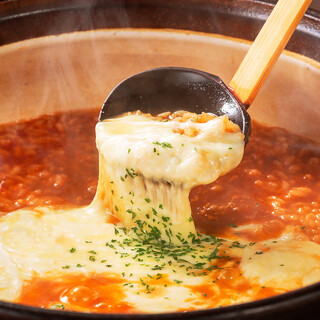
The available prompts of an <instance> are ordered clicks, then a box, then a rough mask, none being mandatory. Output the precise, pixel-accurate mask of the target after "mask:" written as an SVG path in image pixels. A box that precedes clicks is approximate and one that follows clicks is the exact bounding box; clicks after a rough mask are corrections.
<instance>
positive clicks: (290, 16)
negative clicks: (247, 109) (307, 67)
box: [229, 0, 312, 106]
mask: <svg viewBox="0 0 320 320" xmlns="http://www.w3.org/2000/svg"><path fill="white" fill-rule="evenodd" d="M311 2H312V0H279V1H278V3H277V4H276V6H275V7H274V9H273V10H272V12H271V14H270V16H269V18H268V19H267V21H266V22H265V24H264V26H263V27H262V29H261V31H260V32H259V34H258V36H257V38H256V39H255V41H254V42H253V44H252V46H251V48H250V50H249V51H248V53H247V55H246V56H245V58H244V59H243V61H242V63H241V65H240V67H239V68H238V70H237V72H236V73H235V75H234V77H233V78H232V80H231V82H230V84H229V87H230V89H231V90H232V91H234V93H235V95H236V96H237V97H238V98H239V100H240V101H241V102H242V103H244V104H245V105H247V106H250V105H251V103H252V102H253V100H254V98H255V97H256V94H257V93H258V91H259V89H260V88H261V86H262V84H263V83H264V81H265V80H266V78H267V76H268V75H269V73H270V71H271V69H272V67H273V65H274V64H275V62H276V61H277V59H278V57H279V56H280V54H281V52H282V51H283V49H284V47H285V46H286V44H287V42H288V41H289V39H290V37H291V35H292V34H293V32H294V30H295V29H296V27H297V25H298V24H299V22H300V20H301V19H302V17H303V15H304V13H305V12H306V11H307V9H308V7H309V5H310V4H311Z"/></svg>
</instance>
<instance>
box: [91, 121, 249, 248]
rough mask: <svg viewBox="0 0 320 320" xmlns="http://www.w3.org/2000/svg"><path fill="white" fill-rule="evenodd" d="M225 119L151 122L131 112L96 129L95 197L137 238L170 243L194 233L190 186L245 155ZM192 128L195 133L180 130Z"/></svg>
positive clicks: (240, 137)
mask: <svg viewBox="0 0 320 320" xmlns="http://www.w3.org/2000/svg"><path fill="white" fill-rule="evenodd" d="M228 122H229V120H228V119H226V118H225V117H216V118H214V119H213V120H210V121H208V122H206V123H195V122H192V121H191V120H190V121H187V122H183V123H181V122H177V121H168V122H164V121H155V120H152V119H150V118H147V117H145V116H143V115H129V116H123V117H120V118H117V119H110V120H107V121H104V122H100V123H98V124H97V127H96V137H97V138H96V139H97V147H98V150H99V153H100V160H99V161H100V166H99V170H100V176H99V184H98V190H97V194H96V199H102V200H103V202H104V203H105V205H106V208H107V209H108V211H110V212H112V213H113V214H114V215H116V216H117V217H118V218H119V219H120V220H121V221H122V222H123V224H124V225H125V226H126V227H128V228H132V227H134V226H138V230H137V233H138V236H139V237H140V238H141V237H142V236H143V237H145V235H142V233H146V234H148V236H149V239H150V238H151V239H152V240H163V241H166V242H169V243H172V244H181V243H186V242H189V241H190V240H191V239H192V238H193V236H194V235H195V234H196V230H195V226H194V223H193V220H192V216H191V208H190V203H189V192H190V190H191V188H193V187H195V186H197V185H202V184H208V183H211V182H213V181H215V180H216V179H217V178H218V177H219V176H220V175H223V174H225V173H227V172H229V171H230V170H232V169H234V168H235V167H236V166H237V165H238V164H239V163H240V161H241V159H242V156H243V149H244V142H243V135H242V133H241V132H240V131H228V130H227V126H228ZM190 127H193V128H195V129H196V130H197V132H198V134H197V135H196V136H194V137H190V136H187V135H184V134H180V133H178V132H181V131H183V130H185V129H186V128H190Z"/></svg>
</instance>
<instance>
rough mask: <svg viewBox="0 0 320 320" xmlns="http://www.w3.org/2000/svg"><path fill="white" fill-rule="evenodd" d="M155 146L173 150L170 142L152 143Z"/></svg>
mask: <svg viewBox="0 0 320 320" xmlns="http://www.w3.org/2000/svg"><path fill="white" fill-rule="evenodd" d="M152 143H153V144H157V145H158V146H161V147H162V148H173V147H172V145H171V143H169V142H159V141H154V142H152Z"/></svg>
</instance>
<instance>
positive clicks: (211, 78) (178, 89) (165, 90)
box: [99, 0, 312, 143]
mask: <svg viewBox="0 0 320 320" xmlns="http://www.w3.org/2000/svg"><path fill="white" fill-rule="evenodd" d="M311 2H312V0H279V1H278V3H277V4H276V6H275V7H274V9H273V10H272V12H271V14H270V16H269V18H268V19H267V21H266V22H265V24H264V26H263V27H262V29H261V31H260V32H259V34H258V36H257V38H256V39H255V41H254V42H253V44H252V46H251V48H250V50H249V51H248V53H247V54H246V56H245V58H244V60H243V61H242V63H241V65H240V67H239V68H238V70H237V72H236V73H235V75H234V77H233V78H232V80H231V82H230V84H229V86H226V85H225V84H224V83H223V81H222V80H221V79H220V78H219V77H217V76H215V75H212V74H209V73H206V72H204V71H199V70H194V69H189V68H178V67H166V68H158V69H152V70H148V71H145V72H141V73H138V74H136V75H133V76H131V77H129V78H128V79H126V80H124V81H123V82H121V83H120V84H119V85H118V86H117V87H116V88H115V89H113V91H112V92H111V93H110V95H109V96H108V98H107V99H106V101H105V102H104V104H103V106H102V109H101V112H100V116H99V121H102V120H104V119H107V118H110V117H115V116H118V115H120V114H122V113H125V112H128V111H135V110H141V111H142V112H145V113H151V114H153V115H155V114H158V113H161V112H165V111H176V110H187V111H190V112H195V113H201V112H209V113H213V114H215V115H217V116H220V115H228V116H229V119H230V120H231V121H232V122H234V123H236V124H237V125H238V126H239V127H240V129H241V131H242V132H243V134H244V135H245V142H246V143H247V142H248V139H249V136H250V132H251V122H250V116H249V114H248V113H247V112H246V110H247V108H248V107H249V106H250V105H251V103H252V102H253V100H254V98H255V96H256V94H257V93H258V91H259V89H260V88H261V86H262V84H263V83H264V81H265V79H266V78H267V76H268V74H269V73H270V71H271V69H272V67H273V65H274V64H275V62H276V61H277V59H278V57H279V55H280V54H281V52H282V51H283V49H284V47H285V45H286V44H287V42H288V41H289V39H290V37H291V35H292V34H293V32H294V30H295V29H296V27H297V25H298V23H299V22H300V20H301V19H302V17H303V15H304V13H305V12H306V10H307V8H308V7H309V5H310V3H311Z"/></svg>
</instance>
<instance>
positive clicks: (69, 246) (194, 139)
mask: <svg viewBox="0 0 320 320" xmlns="http://www.w3.org/2000/svg"><path fill="white" fill-rule="evenodd" d="M193 120H194V119H193ZM96 133H97V137H96V138H97V146H98V150H99V157H100V158H99V183H98V188H97V193H96V196H95V198H94V200H93V202H92V203H91V205H89V206H88V207H84V208H75V209H70V210H53V209H50V208H30V209H28V208H26V209H21V210H17V211H14V212H11V213H9V214H7V215H5V216H3V217H1V218H0V252H1V257H2V259H1V260H0V299H1V300H5V301H11V302H17V303H23V304H29V305H36V306H41V307H43V308H51V309H66V310H75V311H85V312H88V311H89V312H107V313H156V312H172V311H193V310H199V309H207V308H214V307H221V306H226V305H230V304H237V303H243V302H248V301H252V300H256V299H261V298H265V297H269V296H273V295H275V294H279V293H284V292H287V291H288V290H292V289H295V288H299V287H301V286H303V285H308V284H310V283H314V282H316V281H319V280H320V246H319V245H318V244H316V243H314V242H311V241H308V240H307V239H302V238H301V237H300V235H299V234H295V231H292V230H291V229H290V228H289V227H288V228H287V229H285V230H284V232H283V233H282V235H281V236H280V237H279V238H277V239H269V240H265V241H256V242H250V241H247V240H244V238H241V237H239V238H235V237H234V236H233V237H230V238H228V239H222V238H218V237H215V236H214V235H205V234H199V233H198V232H197V231H196V229H195V226H194V222H193V220H192V216H191V208H190V202H189V198H188V197H189V192H190V190H191V188H193V187H195V186H197V185H200V184H207V183H210V182H212V181H214V180H216V179H217V178H218V177H219V176H220V175H223V174H226V173H227V172H229V171H230V170H232V169H233V168H235V167H236V166H237V165H238V164H239V162H240V161H241V158H242V155H243V148H244V142H243V136H242V134H241V133H240V131H239V130H236V129H234V127H233V126H232V125H230V123H229V121H228V119H226V118H225V117H219V118H213V119H211V120H209V121H206V122H204V123H199V122H197V121H192V118H191V119H190V120H189V121H185V122H179V121H158V120H154V119H152V118H149V117H145V116H143V115H139V114H136V115H128V116H123V117H120V118H117V119H110V120H107V121H104V122H101V123H99V124H98V125H97V127H96ZM241 228H246V230H249V229H254V228H256V225H254V224H248V225H246V226H242V227H239V228H238V232H241Z"/></svg>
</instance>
